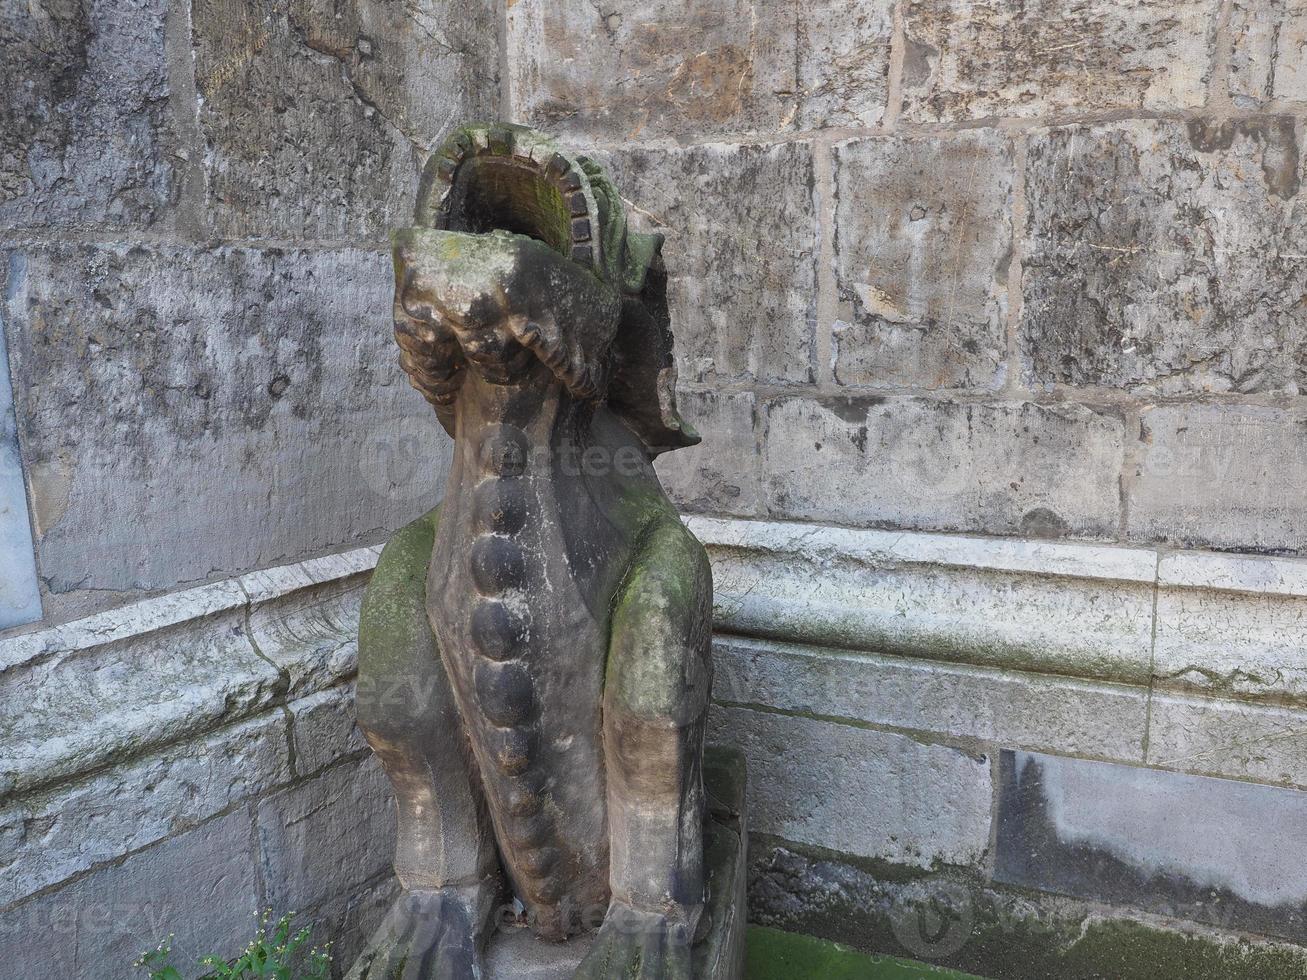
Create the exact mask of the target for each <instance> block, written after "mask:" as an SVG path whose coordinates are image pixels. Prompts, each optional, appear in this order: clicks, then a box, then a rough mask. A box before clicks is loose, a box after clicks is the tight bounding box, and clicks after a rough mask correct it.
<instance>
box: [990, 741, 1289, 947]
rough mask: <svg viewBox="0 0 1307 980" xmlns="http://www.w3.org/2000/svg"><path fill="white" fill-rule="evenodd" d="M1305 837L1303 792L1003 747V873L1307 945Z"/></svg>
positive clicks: (1007, 878)
mask: <svg viewBox="0 0 1307 980" xmlns="http://www.w3.org/2000/svg"><path fill="white" fill-rule="evenodd" d="M1304 835H1307V796H1305V795H1304V794H1302V793H1299V792H1296V791H1294V790H1287V789H1280V788H1277V787H1273V786H1260V785H1257V784H1254V783H1246V782H1236V781H1233V780H1225V779H1213V778H1211V777H1207V776H1191V775H1185V774H1180V773H1170V772H1163V771H1161V770H1156V769H1140V768H1132V767H1129V766H1119V765H1114V764H1111V763H1105V762H1089V761H1085V760H1079V759H1063V758H1058V757H1055V756H1040V755H1033V754H1029V753H1024V752H1004V753H1003V755H1002V788H1001V790H1000V794H999V819H998V838H997V854H996V860H997V864H996V868H995V873H994V876H995V879H996V880H998V881H1000V882H1004V883H1007V884H1013V885H1020V886H1024V887H1029V888H1038V889H1041V890H1044V891H1053V892H1061V893H1063V894H1070V895H1078V896H1081V897H1084V898H1089V899H1094V900H1098V901H1102V902H1106V903H1108V904H1110V905H1128V906H1133V907H1135V908H1140V909H1144V910H1147V911H1152V912H1157V913H1160V914H1162V915H1167V916H1175V917H1179V918H1185V919H1191V920H1194V921H1198V922H1207V923H1212V924H1215V925H1219V926H1222V927H1224V928H1227V929H1234V930H1244V931H1250V932H1257V933H1261V934H1263V935H1273V936H1281V937H1284V938H1287V939H1291V940H1295V941H1298V942H1301V941H1302V939H1303V937H1304V936H1305V935H1307V865H1304V864H1303V863H1302V862H1300V861H1293V860H1286V855H1290V854H1295V853H1297V851H1298V850H1299V848H1300V847H1301V841H1302V840H1303V839H1304Z"/></svg>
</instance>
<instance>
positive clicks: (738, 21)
mask: <svg viewBox="0 0 1307 980" xmlns="http://www.w3.org/2000/svg"><path fill="white" fill-rule="evenodd" d="M890 28H891V22H890V4H889V3H888V2H887V0H856V2H852V3H850V2H849V0H820V2H818V3H816V4H810V5H808V6H807V7H805V8H803V9H802V10H801V11H800V10H799V9H798V8H796V7H795V6H794V5H793V4H790V3H787V2H783V0H708V2H695V3H691V2H688V0H659V2H656V3H635V2H632V0H609V2H605V3H602V4H601V3H599V2H597V0H520V2H514V3H510V4H509V5H508V47H509V64H510V66H511V68H510V72H511V79H510V81H511V84H512V115H513V116H514V117H515V118H519V119H522V120H524V121H526V122H530V123H532V124H533V125H538V126H541V127H544V128H546V129H550V130H554V131H559V132H564V133H568V134H571V135H581V134H584V135H589V136H599V137H603V138H607V139H611V140H621V139H626V138H633V137H635V136H636V135H637V134H638V135H641V136H646V137H648V136H661V135H680V136H694V137H703V136H705V135H718V134H724V133H750V134H759V133H773V132H779V131H783V130H787V129H792V128H796V127H797V128H813V127H819V126H823V125H837V126H857V125H867V126H869V125H874V124H875V123H876V122H878V121H879V120H880V118H881V116H882V115H883V113H884V107H885V99H886V93H887V90H888V81H887V75H888V67H889V45H890V33H891V30H890Z"/></svg>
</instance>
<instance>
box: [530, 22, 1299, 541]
mask: <svg viewBox="0 0 1307 980" xmlns="http://www.w3.org/2000/svg"><path fill="white" fill-rule="evenodd" d="M507 20H508V24H507V26H508V30H507V49H508V63H507V65H506V75H507V80H508V90H509V113H508V114H509V115H512V116H513V117H515V118H517V119H519V120H521V121H526V122H532V123H536V124H538V125H541V126H545V127H548V128H551V129H553V130H556V131H559V132H562V133H564V134H567V135H569V136H570V137H571V138H573V139H574V140H575V141H576V143H577V144H578V145H585V146H590V145H593V144H596V143H598V144H600V145H602V146H604V147H606V150H605V151H604V152H603V153H602V154H601V156H602V157H603V158H604V159H605V161H606V162H608V163H609V164H610V165H611V166H612V167H613V169H614V170H615V171H616V173H617V176H618V179H619V183H620V186H621V187H622V188H623V192H624V193H625V194H626V196H627V197H628V198H629V199H630V200H631V201H633V202H635V204H636V205H637V206H638V211H639V213H640V215H641V218H642V220H643V222H644V223H645V224H647V225H649V226H651V227H655V228H658V229H659V230H662V231H664V232H665V233H666V234H667V235H668V239H669V242H668V249H667V253H668V257H669V262H670V263H671V266H672V274H673V293H674V300H675V312H676V313H677V314H678V315H679V331H678V342H679V345H680V352H679V357H680V374H681V380H682V383H683V385H684V387H685V388H686V389H687V391H688V392H689V394H688V395H687V403H691V404H692V405H693V408H694V409H697V410H698V413H699V414H698V421H699V422H700V423H701V426H702V428H703V429H704V431H705V432H706V434H707V435H708V437H709V443H710V444H709V446H707V447H705V448H704V449H702V450H700V451H699V453H698V460H700V461H701V462H699V461H694V458H693V455H692V454H687V458H682V459H679V460H677V461H676V462H675V463H673V462H671V461H670V460H669V461H668V463H667V468H668V472H669V473H674V474H675V476H676V482H677V484H678V487H679V488H680V490H681V500H682V502H683V503H684V504H685V505H686V506H687V507H688V508H690V509H692V510H696V511H703V512H723V511H725V512H729V513H733V514H737V515H742V516H743V515H748V516H756V517H772V518H782V519H788V518H799V519H815V520H821V521H832V522H835V523H841V524H857V525H868V526H878V527H902V528H915V529H922V530H937V531H966V532H981V533H992V534H1030V535H1035V536H1040V537H1062V536H1070V537H1078V538H1093V539H1098V540H1109V541H1110V540H1117V541H1123V542H1132V543H1141V544H1154V543H1156V544H1164V545H1167V544H1169V545H1180V546H1186V547H1214V548H1221V549H1234V550H1241V551H1256V552H1270V553H1283V554H1302V553H1303V550H1304V545H1303V541H1302V533H1303V528H1304V526H1305V525H1307V508H1304V505H1303V502H1302V499H1301V494H1299V493H1298V492H1297V485H1298V483H1299V482H1300V481H1299V472H1298V470H1299V469H1300V468H1301V467H1300V466H1299V464H1298V463H1297V462H1296V460H1297V459H1298V457H1300V456H1301V455H1303V452H1304V449H1307V443H1305V442H1304V437H1303V430H1302V426H1301V425H1300V424H1299V423H1298V420H1297V419H1296V415H1295V412H1296V408H1297V405H1296V402H1295V400H1294V399H1295V398H1297V397H1298V396H1299V394H1300V388H1301V385H1302V381H1303V378H1302V368H1301V364H1300V362H1301V361H1302V360H1303V356H1302V354H1303V343H1304V340H1303V324H1304V322H1307V321H1304V316H1303V302H1304V296H1307V278H1305V277H1307V272H1305V271H1304V270H1307V260H1304V258H1303V253H1304V249H1303V247H1302V238H1303V227H1302V214H1301V212H1302V207H1301V202H1300V199H1299V197H1298V188H1299V183H1300V178H1301V175H1302V171H1303V168H1304V166H1307V160H1304V159H1303V155H1302V154H1300V148H1301V146H1302V143H1303V140H1304V138H1305V137H1304V126H1303V120H1304V118H1305V113H1307V109H1305V108H1304V106H1305V105H1307V103H1304V102H1302V101H1299V100H1301V99H1303V98H1304V95H1305V94H1307V93H1305V92H1304V90H1303V89H1302V85H1301V80H1300V79H1298V78H1297V75H1298V74H1302V73H1301V72H1299V71H1298V69H1297V68H1296V67H1295V66H1296V65H1297V64H1298V62H1299V61H1301V36H1302V34H1303V25H1302V23H1300V22H1301V21H1302V20H1303V15H1302V13H1301V11H1299V9H1298V5H1296V4H1292V3H1289V4H1269V3H1268V4H1242V3H1233V4H1230V3H1226V4H1222V3H1221V2H1219V0H1183V2H1175V0H1166V2H1160V3H1152V2H1148V3H1137V2H1128V3H1127V2H1118V0H1095V2H1090V3H1063V2H1050V3H1039V4H1025V5H1015V6H1014V5H1012V4H1007V3H996V2H989V0H974V2H971V0H949V2H937V0H902V2H897V3H895V2H892V0H882V2H856V3H848V2H845V3H828V4H818V5H816V6H813V5H798V6H795V5H792V4H780V3H769V2H761V0H760V2H753V3H749V2H738V0H710V2H706V3H693V4H687V3H681V2H675V0H673V2H665V3H656V4H634V3H621V2H614V3H609V4H600V5H598V6H596V5H594V4H591V3H589V2H584V0H560V2H552V3H546V2H543V0H519V2H517V3H513V4H510V5H509V10H508V19H507ZM758 455H760V456H761V459H762V464H761V467H757V466H751V467H747V468H736V467H734V466H732V467H731V468H732V469H735V470H736V472H735V474H734V476H733V477H732V478H730V481H729V482H730V486H729V487H723V486H721V485H720V484H721V481H719V480H717V479H716V478H715V477H716V475H717V474H718V473H719V472H720V470H721V462H722V460H724V459H729V460H730V461H731V462H732V463H734V462H735V461H736V460H743V459H748V458H752V457H754V456H758Z"/></svg>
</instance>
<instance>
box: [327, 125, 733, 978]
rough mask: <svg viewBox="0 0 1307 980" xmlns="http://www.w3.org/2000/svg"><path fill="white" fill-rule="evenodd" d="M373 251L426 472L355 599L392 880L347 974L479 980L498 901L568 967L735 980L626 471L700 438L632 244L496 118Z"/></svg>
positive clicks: (697, 722)
mask: <svg viewBox="0 0 1307 980" xmlns="http://www.w3.org/2000/svg"><path fill="white" fill-rule="evenodd" d="M393 244H394V260H395V336H396V339H397V340H398V343H399V346H400V348H401V352H400V360H401V364H402V366H403V368H404V370H405V372H406V373H407V374H408V376H409V379H410V380H411V382H412V384H413V385H414V387H416V388H417V389H418V390H419V391H420V392H421V393H422V394H423V395H424V396H425V397H426V399H427V400H428V401H429V402H430V403H431V405H432V406H433V407H434V408H435V412H436V415H437V416H438V418H439V420H440V422H441V424H442V425H443V426H444V428H445V430H446V431H447V432H448V433H449V434H450V435H451V436H452V437H453V439H454V459H453V464H452V468H451V471H450V474H449V480H448V484H447V487H446V491H445V496H444V501H443V503H442V504H441V506H439V507H437V508H436V509H435V510H433V511H432V512H431V513H429V514H428V515H426V516H425V517H423V518H421V519H420V520H418V521H416V522H415V523H413V524H411V525H409V526H408V527H406V528H404V529H403V530H401V531H400V532H399V533H397V534H396V535H395V536H394V537H393V538H392V539H391V540H390V542H389V543H388V544H387V545H386V547H385V549H384V551H383V553H382V555H381V558H380V561H379V563H378V565H377V569H376V571H375V573H374V575H373V578H372V581H371V583H370V585H369V587H368V589H367V592H366V595H365V599H364V604H363V612H362V617H361V625H360V636H359V660H360V668H359V693H358V718H359V723H360V725H361V727H362V728H363V731H364V733H365V734H366V736H367V739H368V741H369V743H370V744H371V745H372V747H373V749H374V750H375V752H376V754H377V755H378V756H379V757H380V760H381V763H382V765H383V766H384V768H385V771H386V773H387V775H388V777H389V779H390V781H391V783H392V784H393V786H394V790H395V796H396V800H397V806H398V815H399V816H398V841H397V847H396V858H395V870H396V873H397V876H398V878H399V881H400V883H401V884H402V886H403V889H404V891H403V894H402V895H401V896H400V898H399V900H398V902H397V903H396V905H395V907H394V909H393V910H392V912H391V914H390V916H389V917H388V918H387V920H386V922H385V923H383V925H382V926H381V928H380V929H379V930H378V931H377V932H376V934H374V936H373V937H372V940H371V941H370V943H369V945H368V947H367V948H366V949H365V951H364V953H363V954H362V955H361V956H360V958H359V959H358V960H357V961H356V962H355V964H354V966H353V969H352V971H351V973H350V976H351V977H355V978H370V980H375V978H386V980H390V978H401V977H402V978H427V977H434V978H440V980H445V978H458V980H462V978H473V977H481V976H489V975H491V974H492V973H493V972H494V967H493V964H492V963H490V962H489V958H490V954H489V952H488V947H490V946H493V945H494V943H493V941H492V940H493V934H494V933H495V932H496V931H497V930H499V926H500V925H501V924H502V921H503V919H504V918H505V913H504V910H505V907H506V906H505V903H506V902H510V903H513V902H514V900H516V901H515V903H514V904H512V905H508V906H507V908H508V917H509V918H515V919H516V921H518V922H523V921H524V922H525V923H527V924H529V927H530V931H531V933H534V935H535V937H538V939H539V940H552V941H556V942H563V941H566V940H568V939H569V937H572V936H578V934H579V935H580V936H582V937H584V938H583V939H582V941H581V942H577V940H573V941H572V942H573V943H576V945H577V948H578V949H581V948H583V949H584V951H585V952H584V955H582V954H581V953H579V952H578V954H577V960H578V961H579V963H578V965H576V966H575V972H574V974H573V975H574V976H576V977H593V978H605V980H607V978H618V977H621V978H637V977H638V978H659V980H662V978H689V977H691V976H695V977H699V976H703V977H713V978H716V977H736V976H738V973H739V969H740V965H739V959H740V951H741V950H742V939H741V931H742V928H743V899H742V897H741V896H740V891H741V889H740V887H739V884H738V883H739V881H742V876H743V872H742V867H743V840H742V836H743V834H742V827H741V825H740V822H739V818H740V811H741V805H740V804H739V802H738V799H737V800H736V802H735V803H734V804H733V807H734V810H735V811H736V812H735V814H734V817H733V819H735V821H736V823H735V832H734V836H732V837H731V838H730V840H729V842H728V844H725V845H723V846H721V847H719V848H717V850H718V851H720V852H721V853H722V854H723V855H724V857H723V858H722V861H723V862H725V864H724V867H725V866H727V865H729V870H723V871H722V872H721V873H720V875H717V877H716V878H714V875H715V874H716V872H714V869H713V866H712V865H713V861H714V860H715V859H714V857H713V853H714V848H713V846H712V841H711V840H710V841H709V845H710V846H709V848H708V855H709V856H708V859H707V862H706V861H705V837H706V835H707V836H708V837H711V836H712V834H713V833H714V830H713V829H712V824H711V821H708V820H707V817H708V813H707V812H706V811H708V810H711V809H712V806H711V804H710V803H708V802H706V794H705V788H704V762H703V758H704V757H703V739H704V718H705V713H706V711H707V708H708V703H709V693H710V689H711V684H712V666H711V660H710V651H709V645H710V634H711V612H712V608H711V607H712V580H711V573H710V570H709V565H708V560H707V556H706V554H705V552H704V549H703V547H702V546H701V545H700V544H699V542H698V541H697V540H695V538H694V537H693V536H692V535H691V534H690V533H689V531H688V530H687V529H686V528H685V526H684V525H683V524H682V523H681V520H680V518H679V516H678V514H677V511H676V510H675V508H674V507H673V505H672V504H671V503H670V502H669V501H668V499H667V496H666V495H665V493H664V492H663V489H662V487H661V485H660V484H659V482H658V479H657V477H656V476H655V474H654V470H653V467H652V465H651V461H652V460H653V458H654V457H655V456H656V455H658V454H659V453H663V452H666V451H669V450H673V449H678V448H680V447H684V446H690V445H693V444H694V443H696V442H698V441H699V438H698V436H697V434H696V433H695V432H694V430H693V429H691V428H690V426H688V425H687V424H686V423H685V422H683V421H682V420H681V419H680V417H679V416H678V415H677V412H676V407H675V399H674V383H675V370H674V367H673V361H672V334H671V330H670V322H669V315H668V309H667V302H666V272H665V270H664V267H663V263H662V258H661V248H662V239H661V236H653V235H644V234H637V233H635V232H634V231H632V230H629V229H628V227H627V222H626V216H625V211H624V208H623V204H622V200H621V198H619V197H618V194H617V192H616V191H615V190H614V188H613V185H612V184H611V183H610V182H609V180H608V178H607V177H606V176H605V175H604V173H603V171H602V170H601V168H600V167H599V166H597V165H596V164H595V163H594V162H592V161H590V160H588V159H586V158H585V157H576V156H572V155H569V154H568V153H567V152H565V151H563V150H562V149H561V148H560V147H559V146H558V145H557V144H556V143H555V142H554V141H552V140H550V139H549V138H547V137H545V136H543V135H541V134H539V133H536V132H534V131H532V130H528V129H524V128H522V127H517V126H510V125H504V124H495V125H488V126H486V125H473V126H466V127H463V128H462V129H460V130H458V131H457V132H456V133H455V134H454V135H453V136H452V137H451V138H450V139H449V140H448V141H447V142H446V144H445V146H444V147H443V148H442V149H441V150H440V151H438V152H437V153H435V154H434V155H433V156H432V158H431V160H430V161H429V163H428V165H427V167H426V169H425V172H424V174H423V179H422V182H421V185H420V190H419V200H418V205H417V216H416V227H413V228H408V229H404V230H401V231H399V232H396V233H395V235H394V236H393ZM734 764H735V765H738V762H737V763H734ZM713 765H714V763H713V762H712V761H711V760H710V764H709V768H710V769H711V768H712V766H713ZM730 778H732V777H727V781H729V779H730ZM711 781H712V780H711V773H710V782H711ZM711 794H712V787H711V786H710V787H709V791H708V795H711ZM726 795H730V793H729V792H728V793H727V794H726ZM738 795H739V794H738V792H736V793H735V796H736V797H738ZM730 808H731V805H729V803H728V806H727V809H730ZM705 827H708V828H709V829H708V830H707V831H705ZM718 829H720V828H718ZM709 879H714V880H716V881H717V884H716V885H714V884H713V881H710V880H709ZM717 879H719V880H717ZM714 891H716V892H718V893H719V894H714ZM515 913H516V915H515ZM596 928H597V930H598V931H597V933H596V934H593V935H586V934H590V933H594V931H595V929H596ZM517 931H518V932H519V933H520V932H522V931H523V930H521V929H518V930H517ZM528 938H529V934H528ZM710 940H711V941H710ZM533 942H534V940H533ZM705 950H706V952H705ZM569 969H571V967H569ZM487 971H489V972H487ZM518 975H523V974H518ZM551 975H552V974H551Z"/></svg>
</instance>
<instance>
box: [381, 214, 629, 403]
mask: <svg viewBox="0 0 1307 980" xmlns="http://www.w3.org/2000/svg"><path fill="white" fill-rule="evenodd" d="M393 244H394V260H395V315H396V333H397V337H398V339H399V340H400V345H401V347H404V348H405V350H408V349H409V347H408V345H406V344H405V335H406V334H407V335H409V337H410V338H411V339H412V340H414V341H415V342H417V343H418V344H421V345H422V349H423V350H424V351H425V352H429V351H430V350H431V348H432V346H433V345H435V346H437V347H439V349H440V350H441V352H442V353H443V356H444V357H445V358H446V361H447V362H446V363H444V364H433V365H428V366H425V369H426V370H427V372H428V373H436V374H442V375H445V376H448V375H449V374H450V373H454V372H458V371H459V370H461V369H462V368H464V367H471V368H472V369H474V370H476V371H477V372H478V373H479V374H480V375H481V376H482V377H483V378H484V379H485V380H487V381H490V382H491V383H495V384H507V383H513V382H517V381H521V380H523V379H524V378H525V376H526V374H527V372H528V371H529V370H530V367H531V365H532V359H531V358H530V357H528V356H527V352H530V354H533V355H534V356H535V359H537V360H538V361H539V362H540V363H543V364H544V365H545V366H547V367H548V368H549V370H550V371H551V372H552V373H553V375H554V376H555V377H556V378H557V379H558V380H560V381H561V382H563V384H564V385H565V386H566V387H567V389H568V390H569V392H571V393H572V394H573V395H574V396H576V397H580V398H592V397H595V396H596V395H598V394H600V393H601V392H602V391H603V390H604V387H605V384H606V382H607V377H606V365H607V359H608V358H607V355H608V349H609V347H610V345H611V344H612V341H613V338H614V336H615V335H616V332H617V326H618V323H619V321H620V317H621V307H622V301H621V297H620V296H619V294H618V292H617V291H616V290H615V289H613V288H612V287H611V286H609V285H607V284H605V283H604V282H602V281H601V280H600V279H599V278H598V277H597V276H596V275H595V274H594V273H593V272H591V271H590V270H588V269H586V268H583V267H582V266H579V265H577V264H576V263H574V262H572V261H571V260H570V259H567V258H564V257H563V256H562V255H560V254H559V253H557V252H555V251H554V250H553V249H552V248H550V247H549V246H548V245H546V244H545V243H543V242H540V241H537V240H536V239H533V238H528V237H526V236H524V235H515V234H512V233H510V232H505V231H492V232H487V233H485V234H468V233H464V232H455V231H438V230H433V229H419V228H409V229H404V230H402V231H399V232H396V233H395V235H394V237H393ZM428 356H429V355H428ZM406 367H407V365H406ZM415 383H418V382H416V381H415Z"/></svg>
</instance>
